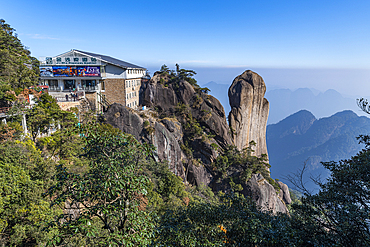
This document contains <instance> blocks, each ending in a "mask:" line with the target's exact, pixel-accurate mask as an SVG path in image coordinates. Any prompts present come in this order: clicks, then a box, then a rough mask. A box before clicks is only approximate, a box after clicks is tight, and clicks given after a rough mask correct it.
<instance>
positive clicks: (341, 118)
mask: <svg viewBox="0 0 370 247" xmlns="http://www.w3.org/2000/svg"><path fill="white" fill-rule="evenodd" d="M360 134H370V119H369V118H367V117H364V116H362V117H359V116H357V115H356V114H355V113H354V112H353V111H349V110H346V111H342V112H339V113H336V114H334V115H332V116H330V117H326V118H321V119H316V118H315V116H314V115H313V114H312V113H311V112H309V111H307V110H301V111H299V112H297V113H294V114H292V115H290V116H289V117H287V118H285V119H284V120H282V121H280V122H279V123H277V124H271V125H268V126H267V133H266V137H267V149H268V153H269V159H270V164H271V177H272V178H279V179H282V180H283V181H284V182H287V184H288V186H289V185H291V184H289V182H288V181H286V180H284V176H286V175H288V174H290V173H292V172H296V171H297V170H298V169H299V168H301V167H302V165H303V163H304V162H305V161H306V162H307V165H308V168H309V169H308V173H309V174H312V175H314V176H316V175H318V174H321V175H322V177H323V178H325V177H326V176H327V171H326V170H325V169H324V168H323V167H322V166H321V164H320V162H321V161H331V160H334V161H338V160H341V159H348V158H350V157H351V156H353V155H355V154H356V153H357V152H358V151H359V150H361V149H362V148H363V146H362V145H359V144H358V141H357V139H356V137H357V136H359V135H360ZM309 174H307V177H306V179H308V176H309ZM307 186H308V187H309V188H310V189H313V188H314V186H313V183H308V184H307Z"/></svg>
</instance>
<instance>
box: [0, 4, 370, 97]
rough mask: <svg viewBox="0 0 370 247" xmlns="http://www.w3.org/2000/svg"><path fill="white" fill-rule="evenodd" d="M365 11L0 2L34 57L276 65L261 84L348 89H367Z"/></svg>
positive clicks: (369, 36)
mask: <svg viewBox="0 0 370 247" xmlns="http://www.w3.org/2000/svg"><path fill="white" fill-rule="evenodd" d="M369 13H370V1H341V0H336V1H325V0H321V1H316V0H314V1H312V0H311V1H299V0H298V1H297V0H295V1H284V0H280V1H276V0H275V1H248V0H245V1H218V0H213V1H208V0H203V1H199V0H198V1H193V0H188V1H160V0H158V1H147V0H142V1H109V0H107V1H93V0H90V1H84V0H83V1H69V0H65V1H43V0H42V1H21V0H12V1H9V0H0V18H3V19H5V20H6V22H7V23H9V24H10V25H11V26H12V27H13V28H15V29H16V30H17V33H18V35H19V38H20V39H21V40H22V42H23V43H24V44H25V45H26V46H27V47H29V49H30V50H31V52H32V55H33V56H35V57H40V56H54V55H57V54H60V53H63V52H66V51H69V50H71V49H73V48H75V49H80V50H85V51H90V52H96V53H101V54H106V55H110V56H113V57H117V58H120V59H122V60H125V61H128V62H132V63H135V64H138V65H141V66H143V67H147V68H153V69H154V68H159V67H160V66H161V65H162V64H167V65H169V66H170V67H173V65H174V64H175V63H179V64H180V66H181V67H185V68H190V69H195V68H201V69H200V70H202V68H222V69H225V68H229V69H232V71H234V70H235V69H236V71H238V70H240V71H241V72H242V71H243V70H245V69H254V70H256V71H258V70H259V71H266V69H272V70H271V71H277V70H279V69H283V70H284V71H288V70H289V71H290V72H289V73H291V74H289V73H288V74H289V75H285V77H286V79H284V76H283V78H280V79H274V78H275V77H274V75H272V76H268V78H271V79H269V80H272V81H270V82H268V81H266V79H265V82H266V84H267V86H269V85H273V86H277V87H279V86H280V87H290V88H294V87H304V86H306V87H316V88H318V89H319V90H325V89H328V88H334V89H336V88H335V86H336V85H337V86H338V88H340V89H338V91H340V92H341V93H346V92H347V93H351V94H356V92H357V91H358V94H361V93H363V90H364V89H365V90H366V91H369V90H370V86H368V85H370V81H369V79H368V78H369V77H368V76H369V73H368V70H369V69H370V59H369V58H370V25H369V24H370V15H369ZM153 69H151V70H153ZM307 69H308V70H307ZM338 69H339V70H342V69H344V70H343V71H347V72H348V73H347V74H346V75H345V76H344V79H341V77H339V79H338V74H336V73H335V72H333V71H337V70H338ZM203 70H204V69H203ZM302 70H306V72H305V73H303V74H299V73H298V74H297V71H298V72H299V71H302ZM225 71H226V70H225ZM229 71H230V70H229ZM271 71H270V72H271ZM307 71H308V72H307ZM309 71H311V72H312V71H321V72H319V73H318V74H312V73H310V72H309ZM323 71H332V73H329V74H328V73H326V72H325V73H324V72H323ZM151 72H153V71H151ZM270 72H268V73H270ZM280 72H281V71H280ZM268 73H267V74H268ZM315 73H316V72H315ZM342 73H344V72H342ZM226 74H227V73H226ZM226 74H225V76H226ZM280 74H281V73H280ZM307 74H309V75H311V77H308V78H307ZM323 74H324V75H325V76H326V77H325V78H324V77H320V75H321V76H323ZM355 74H356V76H357V77H356V76H355V77H356V78H355V80H354V81H348V79H350V78H351V75H355ZM261 75H262V77H264V74H261ZM278 75H279V73H278V74H276V76H278ZM331 75H337V76H336V77H335V79H333V78H332V79H331V78H330V76H331ZM225 76H224V77H225ZM227 76H229V75H228V74H227ZM230 76H231V78H230V79H227V78H226V77H225V78H223V75H218V76H217V77H216V76H214V77H212V74H209V75H198V77H199V78H202V80H203V81H202V82H203V83H206V82H208V81H216V82H221V81H222V82H223V81H227V80H229V81H230V82H231V81H232V79H233V78H234V77H235V76H237V74H235V75H230ZM221 78H222V79H221ZM289 78H291V79H289ZM315 78H316V80H315ZM317 78H319V79H317ZM307 79H310V80H311V81H309V82H307ZM325 82H327V84H325ZM329 82H330V83H329ZM346 82H347V84H350V85H347V86H346V85H345V83H346ZM307 83H308V84H309V85H306V84H307ZM360 87H362V90H357V91H356V88H360Z"/></svg>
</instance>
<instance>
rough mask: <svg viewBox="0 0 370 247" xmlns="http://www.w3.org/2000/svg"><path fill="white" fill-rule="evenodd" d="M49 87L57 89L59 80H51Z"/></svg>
mask: <svg viewBox="0 0 370 247" xmlns="http://www.w3.org/2000/svg"><path fill="white" fill-rule="evenodd" d="M49 86H51V87H57V86H58V80H49Z"/></svg>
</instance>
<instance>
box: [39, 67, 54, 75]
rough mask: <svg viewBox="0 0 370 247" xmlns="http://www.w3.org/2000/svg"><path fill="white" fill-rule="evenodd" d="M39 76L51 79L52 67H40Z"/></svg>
mask: <svg viewBox="0 0 370 247" xmlns="http://www.w3.org/2000/svg"><path fill="white" fill-rule="evenodd" d="M40 76H45V77H53V67H51V66H49V67H40Z"/></svg>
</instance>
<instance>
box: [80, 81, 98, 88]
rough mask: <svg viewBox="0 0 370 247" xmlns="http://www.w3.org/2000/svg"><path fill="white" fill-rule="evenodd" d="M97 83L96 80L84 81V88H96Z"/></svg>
mask: <svg viewBox="0 0 370 247" xmlns="http://www.w3.org/2000/svg"><path fill="white" fill-rule="evenodd" d="M95 86H96V81H95V80H82V87H95Z"/></svg>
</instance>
